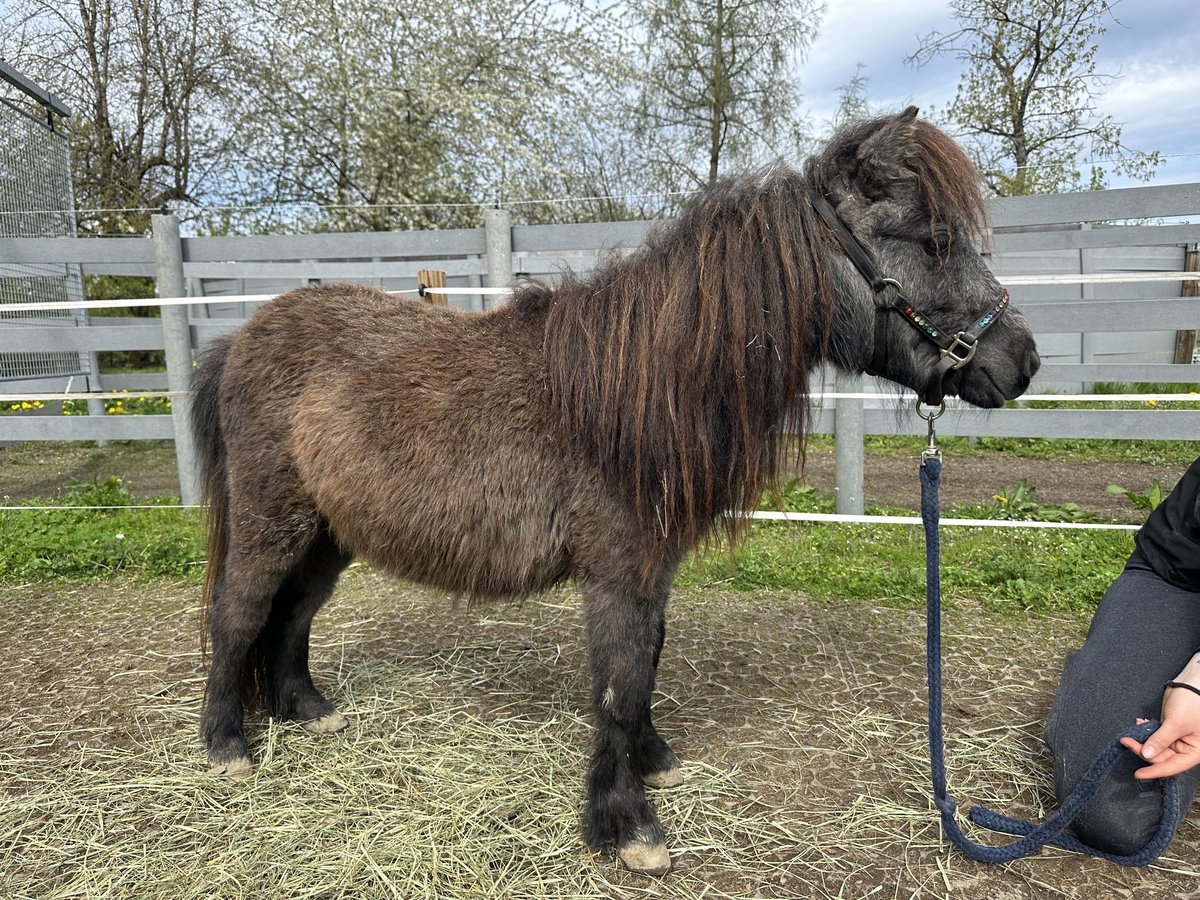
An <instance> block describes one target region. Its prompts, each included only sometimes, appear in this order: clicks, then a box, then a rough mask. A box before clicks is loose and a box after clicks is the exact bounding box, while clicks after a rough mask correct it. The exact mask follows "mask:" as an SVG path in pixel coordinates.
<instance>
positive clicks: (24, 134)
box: [0, 62, 94, 387]
mask: <svg viewBox="0 0 1200 900" xmlns="http://www.w3.org/2000/svg"><path fill="white" fill-rule="evenodd" d="M70 114H71V111H70V110H69V109H68V108H67V107H66V106H64V105H63V104H62V103H61V102H60V101H59V100H58V99H57V98H55V97H54V96H53V95H52V94H50V93H49V92H47V91H45V90H43V89H42V88H39V87H38V86H37V85H35V84H33V83H32V82H31V81H29V80H28V79H27V78H25V77H24V76H23V75H21V74H20V73H19V72H17V71H16V70H14V69H13V68H12V67H10V66H8V65H7V64H5V63H3V62H0V237H5V238H10V237H11V238H18V237H20V238H26V237H74V236H75V233H76V232H75V202H74V194H73V192H72V189H71V155H70V147H69V146H68V144H67V138H66V135H64V134H63V133H62V131H60V130H58V129H57V128H56V127H55V126H56V120H57V119H61V118H62V117H65V116H69V115H70ZM83 298H84V295H83V279H82V277H81V275H80V272H79V267H78V266H74V265H61V264H56V265H54V264H52V265H39V264H33V263H10V262H5V261H4V260H0V319H3V320H5V324H6V325H8V326H13V325H17V326H20V325H24V324H29V325H41V326H45V325H62V326H64V327H75V326H77V325H83V324H85V323H86V315H85V313H84V312H83V311H82V310H74V311H73V310H61V311H58V312H41V313H19V312H6V311H5V309H4V305H5V304H7V303H25V302H31V301H34V302H36V301H44V302H49V301H55V302H63V301H71V300H79V301H81V302H82V300H83ZM92 363H93V360H90V359H89V354H85V353H79V352H75V351H55V352H29V353H3V354H0V381H26V380H33V379H46V378H71V377H74V376H85V375H88V374H90V373H91V371H92V370H93V368H94V365H93V364H92ZM81 387H82V385H81Z"/></svg>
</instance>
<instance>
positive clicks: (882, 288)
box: [812, 195, 1008, 406]
mask: <svg viewBox="0 0 1200 900" xmlns="http://www.w3.org/2000/svg"><path fill="white" fill-rule="evenodd" d="M812 204H813V208H814V209H815V210H816V211H817V215H819V216H820V217H821V220H822V221H823V222H824V223H825V224H826V225H828V226H829V228H830V230H831V231H832V232H833V233H834V235H835V236H836V237H837V239H838V242H839V243H840V244H841V245H842V248H843V249H844V250H845V251H846V255H847V256H848V257H850V261H851V262H852V263H854V268H856V269H858V271H859V272H860V273H861V274H862V277H863V278H865V279H866V280H867V284H869V285H870V286H871V290H873V291H874V292H875V297H876V300H875V341H874V346H873V347H872V348H871V362H870V364H869V365H868V366H867V373H868V374H870V375H880V376H882V375H883V373H884V370H885V365H886V359H887V342H886V336H887V314H888V313H889V312H892V311H895V312H898V313H900V315H901V317H902V318H903V319H904V321H905V322H907V323H908V324H909V325H911V326H912V327H913V328H915V329H917V331H918V332H920V333H921V334H922V335H924V336H925V337H926V338H928V339H929V340H931V341H933V343H935V344H937V345H938V347H939V348H940V353H939V354H938V363H937V367H936V368H935V369H934V372H933V375H931V376H930V379H929V382H928V383H927V384H926V386H925V390H924V391H923V392H922V393H923V395H924V396H922V397H921V399H922V400H924V401H925V403H926V404H927V405H929V406H939V405H940V404H941V402H942V398H943V397H944V396H945V392H944V391H943V390H942V382H943V381H944V380H945V379H946V376H947V375H948V374H949V373H950V372H952V371H954V370H955V369H961V368H962V367H963V366H965V365H966V364H967V363H969V362H970V361H971V360H972V359H974V357H975V351H976V350H978V349H979V338H980V337H981V336H982V335H983V333H984V332H985V331H986V330H987V329H988V327H989V326H991V325H992V324H994V323H995V321H996V320H997V319H999V318H1000V317H1001V316H1002V315H1004V311H1005V310H1006V309H1008V291H1007V290H1005V291H1004V292H1003V293H1002V294H1001V296H1000V300H999V301H998V302H997V303H996V305H995V306H993V307H992V308H991V309H990V310H988V311H987V313H986V314H985V315H983V316H982V317H981V318H980V319H979V320H978V321H976V322H975V323H974V324H973V325H971V327H969V328H967V329H966V330H965V331H959V332H958V333H956V334H955V335H954V336H953V337H951V336H950V334H949V333H948V332H947V331H945V330H944V329H942V328H938V327H937V326H936V325H934V324H933V322H932V321H930V319H929V317H928V316H926V315H924V314H923V313H921V312H920V311H919V310H918V309H916V307H914V306H913V305H912V303H910V302H909V301H908V298H907V297H905V296H904V289H903V288H902V287H901V286H900V282H898V281H896V279H894V278H884V277H883V275H882V274H881V273H880V271H879V266H878V265H877V264H876V263H875V257H874V256H873V255H872V253H871V251H870V249H868V248H867V247H866V246H864V245H863V243H862V242H861V241H860V240H859V239H858V238H856V237H855V236H854V233H853V232H852V231H850V229H849V228H847V227H846V223H845V222H843V221H842V219H841V217H840V216H839V215H838V214H837V212H836V211H835V210H834V208H833V207H832V206H830V205H829V203H828V201H826V200H825V198H824V197H818V196H815V195H814V196H813V198H812Z"/></svg>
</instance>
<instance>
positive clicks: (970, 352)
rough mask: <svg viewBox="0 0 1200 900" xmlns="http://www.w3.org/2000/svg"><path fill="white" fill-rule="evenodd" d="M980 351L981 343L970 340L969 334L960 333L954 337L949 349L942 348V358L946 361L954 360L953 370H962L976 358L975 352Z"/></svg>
mask: <svg viewBox="0 0 1200 900" xmlns="http://www.w3.org/2000/svg"><path fill="white" fill-rule="evenodd" d="M960 348H961V349H960ZM978 349H979V341H978V340H968V339H967V333H966V332H965V331H960V332H959V333H958V334H956V335H955V336H954V340H953V341H951V342H950V346H949V347H943V348H942V352H941V358H942V359H946V358H947V357H949V358H950V359H952V360H954V364H953V365H951V366H950V368H951V369H961V368H962V367H963V366H965V365H966V364H967V363H969V362H970V361H971V360H972V359H974V358H975V351H976V350H978ZM956 351H957V352H956ZM963 351H965V353H964V352H963Z"/></svg>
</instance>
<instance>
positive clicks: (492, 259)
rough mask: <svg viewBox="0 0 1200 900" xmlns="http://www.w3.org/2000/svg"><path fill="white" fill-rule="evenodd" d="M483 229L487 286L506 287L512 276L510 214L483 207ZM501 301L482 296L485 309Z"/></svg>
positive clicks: (502, 210)
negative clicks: (485, 248)
mask: <svg viewBox="0 0 1200 900" xmlns="http://www.w3.org/2000/svg"><path fill="white" fill-rule="evenodd" d="M483 230H484V233H485V242H486V247H487V278H488V287H507V286H508V284H509V282H511V281H512V278H513V268H512V216H511V215H510V214H509V212H508V210H507V209H485V210H484V211H483ZM503 303H504V301H503V300H500V299H496V298H494V297H490V296H488V297H484V298H483V308H484V309H485V310H487V309H494V308H495V307H497V306H500V305H502V304H503Z"/></svg>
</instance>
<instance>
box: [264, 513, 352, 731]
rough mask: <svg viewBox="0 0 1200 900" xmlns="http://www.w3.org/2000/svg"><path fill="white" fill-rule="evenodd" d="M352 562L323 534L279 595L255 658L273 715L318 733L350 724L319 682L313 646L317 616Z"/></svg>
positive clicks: (269, 709) (273, 604)
mask: <svg viewBox="0 0 1200 900" xmlns="http://www.w3.org/2000/svg"><path fill="white" fill-rule="evenodd" d="M350 558H351V557H350V555H349V554H347V553H346V552H345V551H343V550H342V549H341V548H340V547H338V545H337V543H336V542H335V541H334V540H333V538H332V537H331V536H330V535H329V534H328V532H326V531H324V530H322V533H321V535H320V536H319V537H318V538H317V540H316V541H314V542H313V545H312V546H311V547H310V548H309V550H308V552H307V553H306V554H304V556H303V558H302V559H301V561H300V562H299V563H298V564H297V565H296V566H295V567H294V568H293V569H292V571H291V572H290V573H289V574H288V576H287V578H286V579H285V580H284V582H283V584H282V585H281V586H280V587H279V590H278V591H277V592H276V593H275V597H274V599H273V600H272V603H271V613H270V616H269V617H268V619H267V623H266V626H265V627H264V628H263V630H262V633H261V634H260V635H259V638H258V640H257V641H256V642H255V645H254V650H253V654H252V655H253V657H254V658H255V664H256V665H258V666H259V667H260V668H261V670H262V677H263V681H264V682H265V685H264V686H265V699H266V705H267V710H268V711H269V712H270V714H271V715H273V716H276V717H278V718H283V719H291V720H293V721H296V722H299V723H301V724H302V725H303V726H304V727H305V728H307V729H308V730H309V731H313V732H333V731H341V730H342V729H343V728H345V727H346V726H347V725H348V724H349V723H348V722H347V720H346V717H345V716H343V715H342V714H341V713H340V712H338V711H337V709H335V708H334V706H333V704H332V703H330V702H329V701H328V700H326V699H325V697H324V696H323V695H322V694H321V692H320V691H319V690H317V688H316V686H315V685H314V684H313V681H312V675H311V674H310V672H309V668H308V645H309V634H310V631H311V627H312V620H313V616H315V615H316V614H317V611H318V610H319V609H320V608H321V607H322V606H323V605H324V604H325V601H327V600H328V599H329V597H330V595H331V594H332V593H333V588H334V585H335V584H336V583H337V579H338V576H339V575H341V573H342V571H343V570H344V569H345V568H346V566H347V565H348V564H349V562H350Z"/></svg>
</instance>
